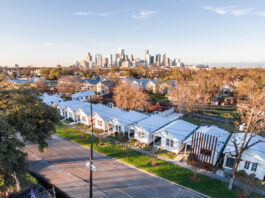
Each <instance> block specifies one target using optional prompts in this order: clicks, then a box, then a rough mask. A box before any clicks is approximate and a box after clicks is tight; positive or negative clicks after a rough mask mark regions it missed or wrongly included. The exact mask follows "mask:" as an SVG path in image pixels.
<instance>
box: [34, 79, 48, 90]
mask: <svg viewBox="0 0 265 198" xmlns="http://www.w3.org/2000/svg"><path fill="white" fill-rule="evenodd" d="M35 86H36V88H37V89H38V90H39V91H41V92H44V91H47V90H49V87H48V86H47V85H46V84H45V83H44V81H43V80H38V81H36V82H35Z"/></svg>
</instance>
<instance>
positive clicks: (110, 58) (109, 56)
mask: <svg viewBox="0 0 265 198" xmlns="http://www.w3.org/2000/svg"><path fill="white" fill-rule="evenodd" d="M112 61H113V60H112V54H109V55H108V67H112V64H113V63H112Z"/></svg>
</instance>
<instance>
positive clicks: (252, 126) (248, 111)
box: [229, 89, 265, 190]
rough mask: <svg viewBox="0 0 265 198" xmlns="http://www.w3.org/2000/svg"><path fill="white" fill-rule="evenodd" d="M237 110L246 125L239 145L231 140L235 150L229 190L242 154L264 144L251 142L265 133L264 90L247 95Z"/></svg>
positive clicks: (258, 141)
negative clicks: (259, 144) (256, 136)
mask: <svg viewBox="0 0 265 198" xmlns="http://www.w3.org/2000/svg"><path fill="white" fill-rule="evenodd" d="M238 109H239V112H240V115H241V121H242V122H243V123H246V127H245V129H244V137H243V139H242V142H241V143H240V144H239V143H238V142H237V141H236V139H234V140H232V142H233V145H234V148H235V154H233V156H234V157H235V163H234V167H233V172H232V178H231V180H230V184H229V189H230V190H231V189H232V186H233V182H234V179H235V176H236V172H237V169H238V165H239V163H240V161H241V157H242V154H243V153H244V152H245V151H246V150H247V149H249V148H251V147H252V146H254V145H256V144H258V143H261V142H265V141H263V140H257V141H254V142H253V141H251V140H252V139H253V137H255V135H257V134H260V133H262V132H264V131H265V90H264V89H263V91H258V92H255V93H249V94H248V99H247V100H245V101H244V103H242V104H239V105H238Z"/></svg>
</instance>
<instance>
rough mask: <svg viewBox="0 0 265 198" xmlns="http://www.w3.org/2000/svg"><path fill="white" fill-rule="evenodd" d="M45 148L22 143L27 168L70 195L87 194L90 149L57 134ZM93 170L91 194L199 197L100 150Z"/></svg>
mask: <svg viewBox="0 0 265 198" xmlns="http://www.w3.org/2000/svg"><path fill="white" fill-rule="evenodd" d="M48 143H49V147H48V148H47V150H46V151H45V152H39V150H38V147H37V146H36V145H33V144H28V145H27V146H26V151H27V153H28V161H29V165H30V170H31V171H33V172H35V173H38V174H40V175H41V176H42V177H44V178H46V179H47V180H48V181H49V182H50V183H52V184H54V185H55V186H56V187H58V188H59V189H61V190H62V191H64V192H65V193H66V194H68V195H69V196H71V197H74V198H87V197H89V194H88V193H89V169H88V168H87V167H86V165H85V163H86V161H88V160H89V155H90V150H89V149H87V148H84V147H82V146H81V145H78V144H75V143H72V142H69V141H67V140H65V139H63V138H60V137H58V136H53V137H52V139H51V140H49V141H48ZM94 164H95V166H96V169H97V170H96V171H95V172H94V175H93V176H94V177H93V182H94V185H93V193H94V196H93V197H95V198H107V197H113V198H163V197H165V198H202V197H205V196H203V195H202V194H199V193H197V192H195V191H193V190H189V189H186V188H183V187H182V186H179V185H176V184H174V183H172V182H169V181H166V180H164V179H162V178H159V177H156V176H153V175H150V174H148V173H145V172H143V171H141V170H138V169H136V168H134V167H132V166H129V165H126V164H124V163H122V162H119V161H117V160H115V159H112V158H110V157H108V156H104V155H103V154H101V153H98V152H94Z"/></svg>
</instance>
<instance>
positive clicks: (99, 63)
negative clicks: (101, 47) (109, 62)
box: [95, 54, 102, 67]
mask: <svg viewBox="0 0 265 198" xmlns="http://www.w3.org/2000/svg"><path fill="white" fill-rule="evenodd" d="M95 62H96V66H97V67H102V55H101V54H96V55H95Z"/></svg>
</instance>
